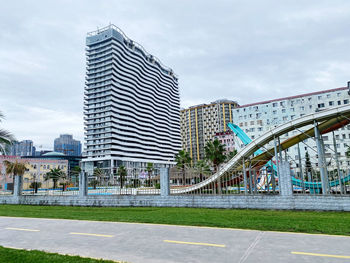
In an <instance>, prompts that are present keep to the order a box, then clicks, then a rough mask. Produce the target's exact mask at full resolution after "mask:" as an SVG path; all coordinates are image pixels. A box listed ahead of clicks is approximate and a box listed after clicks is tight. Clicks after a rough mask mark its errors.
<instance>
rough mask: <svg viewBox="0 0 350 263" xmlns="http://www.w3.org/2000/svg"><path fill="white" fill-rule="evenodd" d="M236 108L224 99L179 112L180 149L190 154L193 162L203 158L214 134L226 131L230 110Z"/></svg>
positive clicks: (233, 102)
mask: <svg viewBox="0 0 350 263" xmlns="http://www.w3.org/2000/svg"><path fill="white" fill-rule="evenodd" d="M238 106H239V105H238V103H237V102H235V101H231V100H226V99H224V100H217V101H214V102H212V103H210V104H201V105H197V106H193V107H189V108H188V109H182V110H181V112H180V125H181V140H182V148H183V149H184V150H186V151H188V152H189V153H190V156H191V158H192V160H193V162H196V161H198V160H201V159H203V158H204V147H205V145H206V143H207V142H208V141H211V140H213V139H214V137H215V134H216V133H218V132H225V131H226V130H227V123H228V122H232V109H234V108H236V107H238Z"/></svg>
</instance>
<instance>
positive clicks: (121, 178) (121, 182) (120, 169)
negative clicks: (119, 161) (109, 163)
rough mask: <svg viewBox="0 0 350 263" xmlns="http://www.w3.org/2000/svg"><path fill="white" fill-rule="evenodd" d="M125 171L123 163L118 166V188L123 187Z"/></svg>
mask: <svg viewBox="0 0 350 263" xmlns="http://www.w3.org/2000/svg"><path fill="white" fill-rule="evenodd" d="M127 174H128V173H127V171H126V168H125V166H124V165H121V166H119V169H118V175H119V180H120V188H123V186H124V182H125V177H126V176H127Z"/></svg>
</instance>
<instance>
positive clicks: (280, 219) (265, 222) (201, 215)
mask: <svg viewBox="0 0 350 263" xmlns="http://www.w3.org/2000/svg"><path fill="white" fill-rule="evenodd" d="M0 216H13V217H36V218H63V219H78V220H95V221H112V222H138V223H155V224H172V225H188V226H210V227H226V228H241V229H256V230H263V231H283V232H303V233H314V234H332V235H349V236H350V213H349V212H316V211H282V210H278V211H276V210H246V209H208V208H167V207H162V208H158V207H125V208H122V207H73V206H31V205H0Z"/></svg>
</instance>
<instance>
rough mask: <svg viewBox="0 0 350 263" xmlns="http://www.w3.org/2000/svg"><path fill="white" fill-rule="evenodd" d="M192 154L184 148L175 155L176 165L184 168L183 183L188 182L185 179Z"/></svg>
mask: <svg viewBox="0 0 350 263" xmlns="http://www.w3.org/2000/svg"><path fill="white" fill-rule="evenodd" d="M191 160H192V159H191V157H190V154H189V153H188V152H186V151H184V150H181V151H179V153H178V154H177V155H176V156H175V162H176V166H177V167H178V168H180V169H181V170H182V184H183V185H185V184H186V179H185V168H186V166H189V165H190V164H191Z"/></svg>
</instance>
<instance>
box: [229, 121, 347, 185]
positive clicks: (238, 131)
mask: <svg viewBox="0 0 350 263" xmlns="http://www.w3.org/2000/svg"><path fill="white" fill-rule="evenodd" d="M324 123H325V124H327V122H324ZM349 123H350V121H349V120H348V119H346V118H345V120H343V121H341V122H337V123H334V121H330V122H328V125H324V124H323V126H324V129H322V131H321V134H325V133H328V132H331V131H333V130H336V129H339V128H341V127H343V126H345V125H347V124H349ZM227 126H228V127H229V128H230V129H231V130H232V131H233V132H234V133H235V134H236V135H237V137H238V138H239V139H240V140H241V141H242V142H243V144H244V145H247V144H249V143H251V142H252V139H251V138H250V137H249V136H248V135H247V134H246V133H245V132H244V131H243V130H242V129H241V128H239V127H238V126H237V125H236V124H233V123H228V124H227ZM327 127H328V128H327ZM305 133H306V134H308V135H309V134H310V135H311V134H312V133H313V135H314V128H313V127H312V128H310V129H309V130H307V131H306V132H305ZM300 135H302V133H301V134H299V135H296V136H293V137H292V138H289V139H287V140H286V141H284V142H282V144H281V146H282V149H287V148H289V147H290V146H289V147H286V144H288V142H290V141H295V140H296V139H297V140H298V142H300V139H301V138H302V137H304V136H300ZM306 138H307V137H306ZM283 145H284V146H285V147H283ZM293 145H294V144H293ZM273 150H274V149H273ZM256 153H258V154H263V151H261V150H257V151H256ZM265 166H271V161H269V162H268V163H267V164H265ZM272 167H273V170H274V171H275V172H276V171H277V167H276V166H275V165H274V164H273V165H272ZM265 177H266V175H263V176H262V177H261V179H260V182H259V184H258V185H257V187H258V188H261V187H262V186H264V185H265V184H266V178H265ZM268 180H269V182H270V178H268ZM341 181H342V183H346V182H349V181H350V175H348V176H346V177H344V178H342V179H341ZM292 183H293V185H295V186H300V187H303V185H304V187H305V188H307V189H322V183H321V182H308V181H304V182H303V181H302V180H300V179H297V178H295V177H294V176H292ZM339 184H340V182H339V180H334V181H330V182H329V186H330V187H334V186H338V185H339Z"/></svg>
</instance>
